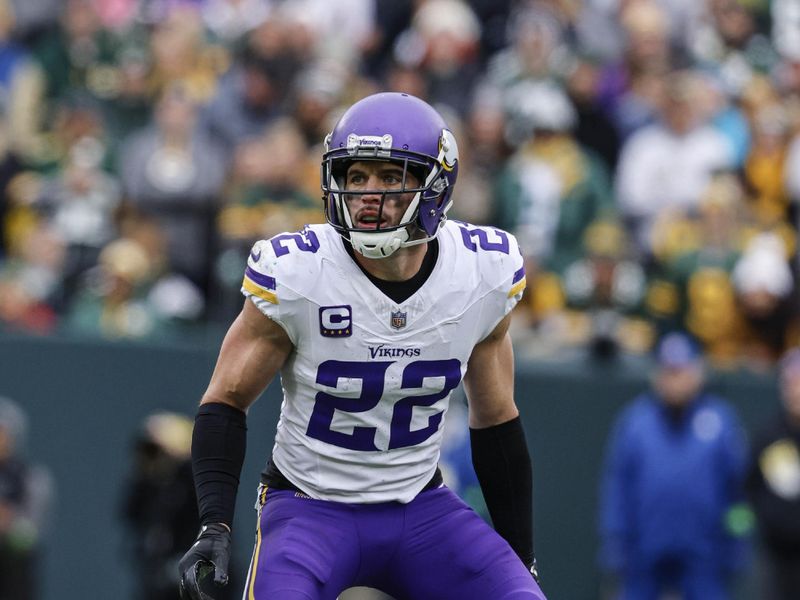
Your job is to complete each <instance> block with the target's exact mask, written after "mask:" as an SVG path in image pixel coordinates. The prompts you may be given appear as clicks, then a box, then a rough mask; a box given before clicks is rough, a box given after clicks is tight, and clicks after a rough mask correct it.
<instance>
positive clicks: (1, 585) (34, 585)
mask: <svg viewBox="0 0 800 600" xmlns="http://www.w3.org/2000/svg"><path fill="white" fill-rule="evenodd" d="M27 428H28V422H27V417H26V415H25V413H24V412H23V411H22V409H21V408H20V407H19V406H18V405H17V404H16V403H15V402H13V401H12V400H9V399H8V398H2V397H0V600H34V599H36V598H40V597H41V595H40V590H41V588H42V586H41V572H40V568H39V563H40V559H41V554H42V552H43V550H44V547H43V534H44V531H45V527H46V525H47V519H48V518H49V516H50V509H51V505H52V499H53V484H52V479H51V476H50V474H49V472H48V471H47V470H46V469H45V468H44V467H42V466H41V465H37V464H35V463H33V462H31V461H30V460H29V459H28V457H27V456H26V455H25V454H26V451H25V444H26V436H27Z"/></svg>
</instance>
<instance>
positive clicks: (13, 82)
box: [0, 0, 44, 159]
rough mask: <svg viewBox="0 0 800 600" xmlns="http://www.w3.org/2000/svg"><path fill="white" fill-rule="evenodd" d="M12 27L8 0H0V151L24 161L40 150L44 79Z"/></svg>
mask: <svg viewBox="0 0 800 600" xmlns="http://www.w3.org/2000/svg"><path fill="white" fill-rule="evenodd" d="M14 25H15V23H14V10H13V7H12V6H11V2H10V0H0V67H1V68H0V117H2V118H1V119H0V148H3V150H5V149H8V150H9V151H10V152H12V153H14V154H16V155H17V156H19V157H20V158H22V159H25V158H28V157H30V156H33V155H35V154H36V153H37V152H39V151H40V149H41V142H42V137H41V133H42V127H43V125H44V123H43V110H44V107H43V99H44V77H43V74H42V70H41V68H40V67H39V65H38V64H37V63H36V61H34V60H33V59H32V57H31V53H30V51H29V50H28V49H27V48H25V47H24V46H22V45H21V44H19V43H18V42H16V41H15V40H14V35H13V34H14Z"/></svg>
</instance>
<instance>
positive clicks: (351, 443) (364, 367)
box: [306, 358, 461, 452]
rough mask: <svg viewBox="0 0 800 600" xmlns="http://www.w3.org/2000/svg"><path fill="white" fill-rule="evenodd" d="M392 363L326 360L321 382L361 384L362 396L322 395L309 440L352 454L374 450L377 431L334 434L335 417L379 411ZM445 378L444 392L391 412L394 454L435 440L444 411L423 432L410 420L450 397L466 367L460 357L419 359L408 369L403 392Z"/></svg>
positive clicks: (420, 397)
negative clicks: (416, 411)
mask: <svg viewBox="0 0 800 600" xmlns="http://www.w3.org/2000/svg"><path fill="white" fill-rule="evenodd" d="M392 364H394V363H393V362H392V361H383V362H381V361H377V362H352V361H340V360H327V361H325V362H324V363H322V364H321V365H320V366H319V370H318V371H317V383H318V384H321V385H325V386H328V387H332V388H338V387H339V381H340V380H341V379H356V380H360V381H361V394H360V395H359V396H358V397H357V398H344V397H342V396H335V395H333V394H328V393H327V392H318V393H317V396H316V403H315V404H314V410H313V411H312V413H311V420H310V421H309V423H308V429H307V430H306V433H307V434H308V436H309V437H312V438H315V439H318V440H322V441H323V442H326V443H328V444H333V445H334V446H339V447H341V448H349V449H350V450H361V451H365V452H367V451H375V450H378V447H377V446H376V445H375V432H376V430H377V428H376V427H363V426H357V427H353V431H352V433H345V432H342V431H334V430H333V429H331V425H332V423H333V415H334V413H335V412H336V411H337V410H339V411H342V412H350V413H356V412H365V411H368V410H371V409H373V408H375V407H376V406H377V405H378V403H379V402H380V400H381V397H382V396H383V388H384V381H385V378H386V370H387V369H388V368H389V366H390V365H392ZM430 377H443V378H444V384H443V385H442V389H441V390H440V391H438V392H436V393H433V394H423V395H416V396H413V395H412V396H406V397H405V398H402V399H400V400H398V401H397V403H396V404H395V405H394V410H393V411H392V423H391V429H390V434H389V449H390V450H391V449H394V448H405V447H407V446H416V445H417V444H421V443H422V442H424V441H425V440H427V439H428V438H429V437H431V436H432V435H433V434H434V433H435V432H436V431H437V430H438V429H439V423H441V421H442V415H443V411H439V412H437V413H436V414H434V415H432V416H431V417H429V418H428V424H427V425H426V426H425V427H423V428H422V429H413V430H412V429H411V417H412V413H413V410H414V407H415V406H433V405H434V404H435V403H436V402H438V401H439V400H441V399H442V398H444V397H446V396H447V395H448V394H449V393H450V392H451V391H453V390H454V389H455V388H456V387H457V386H458V384H459V382H460V381H461V363H460V362H459V361H458V360H456V359H455V358H451V359H449V360H418V361H415V362H412V363H409V364H408V365H407V366H406V367H405V369H403V376H402V382H401V385H400V388H401V389H411V388H420V387H422V386H423V384H424V382H425V379H426V378H430Z"/></svg>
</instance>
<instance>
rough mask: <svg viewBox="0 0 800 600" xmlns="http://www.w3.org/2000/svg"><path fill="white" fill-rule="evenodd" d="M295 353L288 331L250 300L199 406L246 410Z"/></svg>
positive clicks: (227, 338) (227, 337)
mask: <svg viewBox="0 0 800 600" xmlns="http://www.w3.org/2000/svg"><path fill="white" fill-rule="evenodd" d="M291 351H292V342H291V340H290V339H289V336H288V335H287V334H286V331H285V330H284V329H283V327H281V326H280V325H278V324H277V323H276V322H275V321H273V320H272V319H270V318H269V317H267V316H265V315H264V314H262V313H261V311H259V310H258V308H256V306H255V305H254V304H253V303H252V302H251V301H250V300H247V301H246V302H245V303H244V308H243V309H242V312H241V313H240V314H239V316H238V317H236V320H235V321H234V322H233V324H232V325H231V327H230V329H229V330H228V333H227V334H226V335H225V339H224V340H223V342H222V348H221V349H220V352H219V358H218V359H217V365H216V367H214V373H213V374H212V375H211V382H210V383H209V385H208V389H207V390H206V392H205V394H203V399H202V400H201V401H200V405H201V406H203V405H204V404H209V403H213V402H216V403H220V404H228V405H230V406H232V407H234V408H237V409H239V410H240V411H246V410H247V409H248V407H249V406H250V405H251V404H253V402H255V401H256V399H257V398H258V397H259V396H260V395H261V393H262V392H263V391H264V390H265V389H266V387H267V386H268V385H269V383H270V381H272V379H273V378H274V377H275V375H276V373H277V372H278V371H279V370H280V369H281V367H282V366H283V363H284V362H286V359H287V357H288V356H289V354H290V353H291Z"/></svg>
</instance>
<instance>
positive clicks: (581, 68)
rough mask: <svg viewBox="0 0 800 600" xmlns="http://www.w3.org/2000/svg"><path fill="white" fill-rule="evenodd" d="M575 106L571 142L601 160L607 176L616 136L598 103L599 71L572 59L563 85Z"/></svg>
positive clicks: (615, 151)
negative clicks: (573, 141)
mask: <svg viewBox="0 0 800 600" xmlns="http://www.w3.org/2000/svg"><path fill="white" fill-rule="evenodd" d="M565 85H566V91H567V93H568V94H569V98H570V100H571V101H572V104H573V105H574V106H575V111H576V116H577V123H576V125H575V139H576V140H578V142H579V143H580V144H581V145H582V146H584V147H585V148H586V149H587V150H591V151H593V152H594V153H596V154H597V155H598V157H599V158H601V159H602V160H603V163H604V165H605V167H606V169H608V171H609V173H613V171H614V169H616V166H617V159H618V157H619V151H620V136H619V134H618V132H617V130H616V128H615V127H614V123H612V121H611V119H610V118H609V117H608V115H607V113H606V112H605V111H604V110H603V107H602V106H601V103H600V97H599V91H600V90H599V87H600V69H599V66H598V65H597V64H595V63H593V62H592V61H590V60H588V59H580V58H579V59H576V60H575V63H574V65H573V67H572V69H571V70H570V71H569V73H568V75H567V80H566V82H565Z"/></svg>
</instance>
